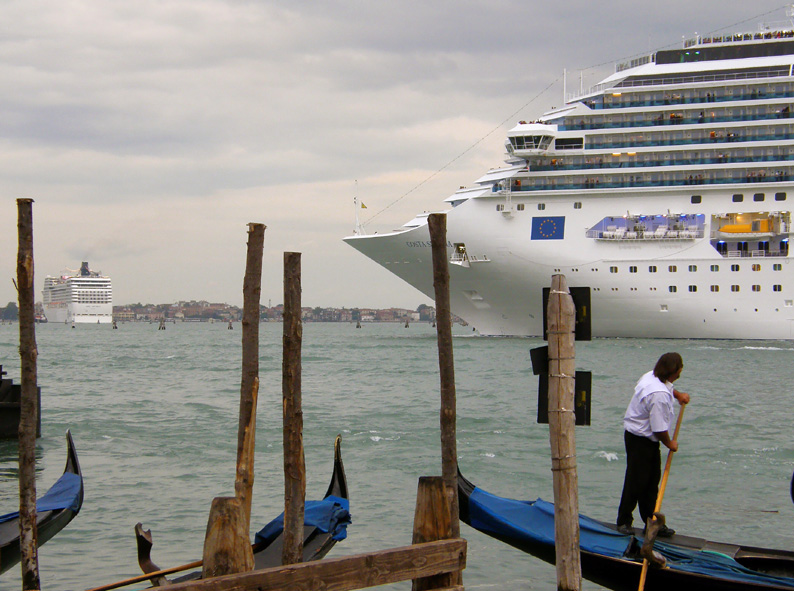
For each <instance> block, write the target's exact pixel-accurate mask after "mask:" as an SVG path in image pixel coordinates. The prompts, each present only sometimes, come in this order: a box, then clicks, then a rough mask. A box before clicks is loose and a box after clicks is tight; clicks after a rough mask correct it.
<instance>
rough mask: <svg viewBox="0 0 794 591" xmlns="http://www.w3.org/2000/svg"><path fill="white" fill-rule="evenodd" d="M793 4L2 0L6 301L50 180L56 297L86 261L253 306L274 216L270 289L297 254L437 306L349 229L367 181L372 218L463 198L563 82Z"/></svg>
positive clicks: (333, 298) (40, 230)
mask: <svg viewBox="0 0 794 591" xmlns="http://www.w3.org/2000/svg"><path fill="white" fill-rule="evenodd" d="M786 6H787V5H786V4H781V3H779V2H771V1H768V0H760V1H758V2H754V3H753V4H752V5H748V4H746V3H725V2H717V1H716V0H704V1H702V2H696V3H693V2H684V1H682V0H670V1H668V2H665V3H637V2H629V1H628V0H615V1H613V2H611V3H610V4H608V5H606V4H601V3H593V2H584V1H582V0H574V1H573V2H567V3H556V4H555V3H552V4H549V5H548V6H543V7H542V9H541V8H540V7H539V6H538V5H537V4H536V3H531V2H523V1H519V0H503V1H501V2H490V1H489V2H485V1H483V0H480V1H477V0H474V1H471V2H465V3H462V4H461V3H457V2H456V3H453V2H449V1H446V2H419V1H416V0H405V1H403V2H399V3H398V2H374V3H360V2H350V1H345V0H330V1H329V2H324V3H314V2H311V3H310V2H306V1H305V0H296V1H294V2H291V3H290V4H289V5H284V6H282V5H279V4H277V3H274V2H267V1H265V2H235V1H232V0H206V1H205V2H201V3H189V2H181V1H178V0H164V1H163V2H147V1H144V2H142V3H136V4H134V5H131V4H126V3H107V2H97V1H95V0H87V1H83V2H79V3H78V2H75V1H74V0H60V1H58V2H56V1H54V0H38V1H36V2H6V3H2V4H0V19H2V22H5V23H13V26H11V28H9V29H8V30H7V31H6V34H4V35H3V37H2V38H0V72H1V73H2V77H0V80H1V82H0V137H1V138H2V140H1V141H0V179H2V181H1V182H2V189H3V191H2V193H3V195H4V196H5V199H4V201H3V202H2V205H0V278H2V280H1V281H0V302H2V303H3V304H5V303H6V302H9V301H13V300H14V299H15V298H16V293H15V290H14V286H13V284H12V282H11V278H13V277H15V275H16V250H17V234H16V218H17V213H16V203H15V198H17V197H29V198H32V199H33V200H34V205H33V224H34V226H33V228H34V229H33V233H34V256H35V291H36V297H37V298H40V297H41V290H42V286H43V281H44V277H45V276H47V275H57V274H59V273H60V272H61V271H62V270H63V269H64V268H66V267H68V268H78V267H79V265H80V262H81V261H88V262H89V263H90V264H91V267H92V268H93V269H95V270H101V271H102V272H104V273H105V274H107V275H108V276H110V277H111V278H112V280H113V289H114V300H115V301H132V300H136V299H141V300H144V301H178V300H184V299H186V298H187V297H188V296H189V295H190V294H196V293H201V294H203V295H204V297H206V298H207V299H208V300H211V301H223V302H231V303H235V304H238V305H239V304H241V303H242V282H243V275H244V268H245V250H246V247H245V244H246V239H247V236H246V230H247V228H246V224H247V223H249V222H262V223H264V224H266V225H267V226H268V228H267V231H266V233H265V249H264V259H263V273H262V301H268V300H272V301H276V300H279V299H281V298H282V295H281V294H282V293H283V287H282V275H283V273H282V260H283V253H284V252H285V251H293V252H301V253H302V280H303V301H304V303H305V304H307V305H311V306H315V305H320V304H322V305H329V306H335V307H341V306H342V305H344V306H364V305H367V306H375V307H386V306H391V305H396V306H400V307H404V308H416V307H417V306H419V305H420V304H422V303H430V302H431V301H432V300H431V298H430V295H432V294H421V293H419V292H418V291H416V290H415V289H414V288H412V287H410V286H408V285H406V284H405V283H403V282H402V281H400V280H399V279H397V278H396V277H394V276H393V275H391V274H390V273H388V272H387V271H385V270H384V269H382V268H381V267H379V266H378V265H376V264H375V263H373V262H372V261H370V260H369V259H367V258H366V257H364V256H362V255H361V254H359V253H358V252H356V251H355V250H354V249H353V248H351V247H349V246H347V245H346V244H344V243H343V242H342V238H343V237H345V236H347V235H350V234H352V233H353V230H354V220H355V213H356V212H355V210H354V198H356V197H358V198H359V199H360V200H361V201H363V203H365V204H366V209H359V211H358V213H359V215H360V220H361V222H362V223H363V226H364V229H365V231H366V232H376V231H377V232H379V233H384V232H389V231H392V230H394V229H395V228H398V227H400V226H401V225H402V224H403V223H405V222H407V221H409V220H411V219H413V217H414V216H415V215H416V214H417V213H421V212H423V211H428V210H434V211H438V210H443V209H444V208H445V207H446V206H447V204H445V203H444V202H443V200H444V199H445V198H447V197H448V196H450V195H451V194H452V193H453V192H454V191H455V190H456V189H457V188H458V187H459V186H461V185H470V184H472V183H473V182H474V181H475V180H476V179H477V178H479V177H480V176H482V175H483V174H484V173H485V172H487V170H488V169H489V168H491V167H494V166H498V165H500V164H501V163H502V157H503V152H504V146H503V142H504V136H505V133H506V131H507V130H508V129H510V128H511V127H513V126H514V125H515V124H516V122H517V121H518V120H520V119H525V120H532V119H535V118H537V116H539V115H540V114H541V113H543V112H544V111H547V110H548V109H550V108H552V107H559V106H561V105H562V104H563V95H564V93H565V91H573V90H578V89H579V88H580V87H581V88H588V87H590V86H591V85H593V84H596V83H598V82H599V81H600V80H601V79H602V78H603V77H604V76H605V75H608V74H609V73H611V72H612V71H613V66H614V63H616V62H618V61H624V60H626V59H627V58H631V57H636V56H638V55H642V54H646V53H649V52H651V51H655V50H657V49H662V48H670V47H678V46H680V45H681V41H682V38H683V37H691V36H694V35H695V34H696V33H701V34H710V33H715V34H716V33H718V32H721V31H730V32H735V31H737V30H739V31H748V30H749V31H753V30H757V26H758V24H759V23H760V22H762V21H765V22H774V21H782V20H785V18H786V16H785V10H784V9H785V7H786ZM579 68H582V69H579ZM563 72H567V74H565V75H564V74H563Z"/></svg>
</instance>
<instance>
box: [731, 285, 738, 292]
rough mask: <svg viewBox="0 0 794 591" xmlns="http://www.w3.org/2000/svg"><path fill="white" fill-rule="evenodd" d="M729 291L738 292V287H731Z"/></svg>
mask: <svg viewBox="0 0 794 591" xmlns="http://www.w3.org/2000/svg"><path fill="white" fill-rule="evenodd" d="M731 291H739V286H738V285H731Z"/></svg>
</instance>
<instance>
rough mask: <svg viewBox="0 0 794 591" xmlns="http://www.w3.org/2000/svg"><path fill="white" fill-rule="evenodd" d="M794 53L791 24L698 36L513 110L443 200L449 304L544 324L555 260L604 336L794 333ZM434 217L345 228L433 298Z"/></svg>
mask: <svg viewBox="0 0 794 591" xmlns="http://www.w3.org/2000/svg"><path fill="white" fill-rule="evenodd" d="M793 67H794V27H792V26H791V25H788V26H786V27H779V28H770V27H761V30H760V32H757V33H746V34H735V35H727V36H720V37H714V36H712V37H697V38H695V39H690V40H686V41H684V43H683V46H682V47H681V48H680V49H672V50H665V51H657V52H656V53H654V54H652V55H648V56H645V57H642V58H639V59H635V60H632V61H631V62H630V63H627V64H619V65H618V66H617V67H616V68H615V73H614V74H612V75H611V76H609V77H608V78H606V79H604V80H603V81H602V82H601V83H600V84H598V85H597V86H595V87H593V88H591V89H589V90H587V91H584V92H581V93H580V94H579V95H578V96H570V97H568V99H567V100H566V103H565V105H564V107H562V108H559V109H555V110H552V111H550V112H547V113H545V114H544V115H543V116H542V117H541V118H540V119H539V120H538V121H532V122H525V121H521V122H519V123H518V125H517V126H516V127H514V128H513V129H511V130H510V131H509V132H508V136H507V140H506V141H505V147H506V150H507V154H506V156H507V158H506V161H505V162H506V164H505V166H503V167H500V168H498V169H492V170H490V171H489V172H488V173H487V174H485V175H484V176H483V177H481V178H480V179H478V180H477V181H476V182H475V183H474V184H473V185H471V186H469V187H464V188H461V189H460V190H459V191H457V192H456V193H455V194H454V195H452V196H451V197H449V198H448V199H447V200H446V202H447V204H448V208H447V209H446V210H443V211H446V213H447V238H448V250H449V255H450V263H451V264H450V291H451V294H450V295H451V304H452V311H453V313H454V314H457V315H458V316H460V317H462V318H463V319H465V320H466V321H467V322H468V323H469V324H470V325H472V326H473V327H474V328H475V329H476V330H477V331H478V332H479V333H481V334H484V335H524V336H531V335H540V334H541V333H542V318H543V314H542V289H543V288H544V287H549V286H550V284H551V276H552V275H553V274H557V273H562V274H564V275H565V276H566V278H567V282H568V285H569V286H571V287H574V286H587V287H590V288H591V303H592V331H593V335H594V336H603V337H654V338H656V337H658V338H725V339H792V338H794V265H793V264H792V259H791V255H790V254H789V235H790V231H791V207H792V205H794V118H791V117H790V115H791V112H792V111H793V110H794V72H793V71H792V68H793ZM426 218H427V214H423V215H420V216H418V217H417V218H416V219H414V220H412V221H410V222H409V223H407V224H405V226H403V227H402V228H401V229H399V230H396V231H394V232H390V233H386V234H382V233H381V234H377V235H364V234H363V233H361V232H360V231H359V232H357V233H356V234H355V235H353V236H350V237H347V238H345V241H346V242H347V243H348V244H350V245H351V246H353V247H354V248H356V249H358V250H359V251H361V252H362V253H363V254H365V255H367V256H368V257H370V258H371V259H373V260H374V261H376V262H377V263H379V264H381V265H383V266H384V267H385V268H386V269H388V270H389V271H391V272H392V273H394V274H395V275H397V276H398V277H400V278H402V279H403V280H405V281H406V282H408V283H409V284H411V285H413V286H414V287H416V288H417V289H419V290H420V291H422V292H423V293H425V294H426V295H428V296H430V297H433V295H434V292H433V285H432V268H431V251H430V239H429V234H428V229H427V219H426Z"/></svg>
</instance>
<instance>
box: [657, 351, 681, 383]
mask: <svg viewBox="0 0 794 591" xmlns="http://www.w3.org/2000/svg"><path fill="white" fill-rule="evenodd" d="M682 367H684V360H683V359H682V358H681V355H679V354H678V353H665V354H664V355H662V356H661V357H659V361H657V362H656V367H654V368H653V375H655V376H656V377H657V378H659V379H660V380H662V381H663V382H666V381H667V380H669V379H670V377H671V376H673V375H675V373H676V372H677V371H678V370H679V369H681V368H682Z"/></svg>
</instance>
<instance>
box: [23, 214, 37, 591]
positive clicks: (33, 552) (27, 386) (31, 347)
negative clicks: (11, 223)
mask: <svg viewBox="0 0 794 591" xmlns="http://www.w3.org/2000/svg"><path fill="white" fill-rule="evenodd" d="M17 215H18V222H17V231H18V235H19V249H18V251H17V290H18V292H19V356H20V369H21V374H22V375H21V382H22V393H21V401H20V402H21V403H20V416H19V546H20V548H19V549H20V554H21V561H20V562H21V567H22V589H23V591H29V590H37V589H40V588H41V582H40V580H39V556H38V531H37V528H36V426H37V419H36V417H37V416H38V397H37V392H38V389H37V388H38V386H37V382H38V377H37V369H36V359H37V358H38V350H37V349H36V329H35V326H36V325H35V320H34V316H35V310H34V302H35V295H34V290H33V200H32V199H17Z"/></svg>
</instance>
